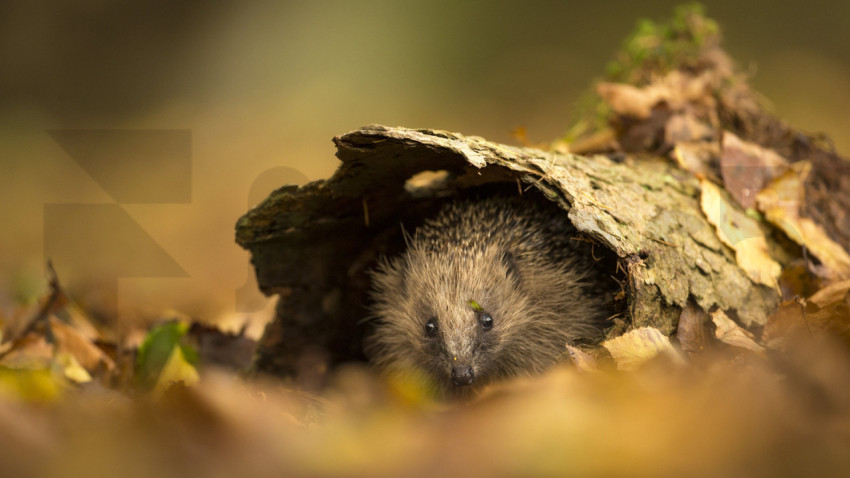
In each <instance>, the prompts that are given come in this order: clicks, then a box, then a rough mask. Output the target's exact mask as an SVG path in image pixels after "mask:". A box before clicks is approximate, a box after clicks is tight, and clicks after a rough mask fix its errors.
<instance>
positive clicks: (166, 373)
mask: <svg viewBox="0 0 850 478" xmlns="http://www.w3.org/2000/svg"><path fill="white" fill-rule="evenodd" d="M200 379H201V377H200V375H198V371H197V370H195V367H194V366H192V364H190V363H189V362H188V361H187V360H186V357H185V356H184V355H183V349H182V348H181V347H179V346H178V347H174V349H173V350H172V351H171V355H170V356H169V357H168V361H167V362H166V363H165V366H164V367H163V368H162V371H161V372H160V373H159V377H158V378H157V381H156V385H155V386H154V389H153V393H154V394H155V395H160V394H162V393H163V392H164V391H166V390H167V389H168V387H170V386H171V385H172V384H174V383H177V382H182V383H183V384H185V385H187V386H191V385H194V384H196V383H198V381H199V380H200Z"/></svg>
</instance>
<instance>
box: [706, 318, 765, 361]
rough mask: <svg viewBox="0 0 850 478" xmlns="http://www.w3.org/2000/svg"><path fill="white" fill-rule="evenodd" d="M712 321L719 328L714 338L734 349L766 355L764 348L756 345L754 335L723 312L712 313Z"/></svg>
mask: <svg viewBox="0 0 850 478" xmlns="http://www.w3.org/2000/svg"><path fill="white" fill-rule="evenodd" d="M711 320H712V322H714V325H715V326H716V327H717V328H716V330H715V331H714V336H715V337H717V339H718V340H720V341H721V342H723V343H725V344H729V345H732V346H733V347H740V348H744V349H749V350H752V351H753V352H756V353H757V354H759V355H762V354H764V347H762V346H761V345H759V344H757V343H756V341H755V340H754V339H753V334H751V333H750V332H749V331H747V330H744V329H743V328H742V327H741V326H740V325H738V324H736V323H735V321H733V320H732V319H730V318H729V316H727V315H726V314H725V313H724V312H723V311H722V310H720V309H718V310H716V311H714V312H712V313H711Z"/></svg>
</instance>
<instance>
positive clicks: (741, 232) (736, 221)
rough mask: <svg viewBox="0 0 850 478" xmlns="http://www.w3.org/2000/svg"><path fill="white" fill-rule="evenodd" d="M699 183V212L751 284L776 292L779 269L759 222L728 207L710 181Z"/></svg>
mask: <svg viewBox="0 0 850 478" xmlns="http://www.w3.org/2000/svg"><path fill="white" fill-rule="evenodd" d="M700 184H701V186H702V198H701V205H702V210H703V212H704V213H705V216H706V218H708V221H709V222H710V223H712V224H713V225H714V226H715V227H716V228H717V237H719V238H720V240H721V241H723V243H724V244H726V245H727V246H729V247H731V248H732V249H733V250H734V251H735V259H736V260H737V262H738V265H739V266H740V267H741V269H742V270H743V271H744V272H745V273H746V274H747V276H748V277H749V278H750V279H751V280H752V281H753V282H756V283H758V284H763V285H766V286H768V287H771V288H774V289H776V290H777V291H778V290H779V283H778V279H779V274H780V273H781V272H782V267H781V266H780V265H779V263H778V262H776V261H775V260H773V258H772V257H770V254H769V253H768V248H767V241H766V240H765V237H764V232H763V231H762V229H761V227H759V223H758V222H757V221H756V220H755V219H753V218H751V217H748V216H747V215H745V214H744V213H743V212H742V211H740V210H739V209H738V208H736V207H735V206H734V205H733V204H730V203H729V201H728V200H727V199H726V197H725V196H724V195H723V192H722V191H721V189H720V188H719V187H717V186H716V185H715V184H714V183H712V182H711V181H709V180H707V179H703V180H701V181H700Z"/></svg>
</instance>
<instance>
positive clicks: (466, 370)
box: [452, 365, 475, 387]
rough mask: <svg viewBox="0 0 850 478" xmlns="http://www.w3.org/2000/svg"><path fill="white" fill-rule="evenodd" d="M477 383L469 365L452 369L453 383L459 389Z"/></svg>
mask: <svg viewBox="0 0 850 478" xmlns="http://www.w3.org/2000/svg"><path fill="white" fill-rule="evenodd" d="M473 381H475V372H473V371H472V367H470V366H469V365H458V366H456V367H454V368H452V383H454V384H455V385H457V386H458V387H465V386H467V385H471V384H472V382H473Z"/></svg>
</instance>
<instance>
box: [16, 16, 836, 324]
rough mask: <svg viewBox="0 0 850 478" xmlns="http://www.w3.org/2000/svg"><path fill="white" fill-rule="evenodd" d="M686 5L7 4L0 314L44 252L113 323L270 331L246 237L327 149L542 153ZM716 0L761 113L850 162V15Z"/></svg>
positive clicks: (38, 267) (35, 276) (40, 278)
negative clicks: (356, 139)
mask: <svg viewBox="0 0 850 478" xmlns="http://www.w3.org/2000/svg"><path fill="white" fill-rule="evenodd" d="M679 3H680V2H673V1H643V2H630V1H607V2H577V1H532V2H515V1H512V2H502V1H466V2H456V1H454V2H449V1H443V0H431V1H428V2H424V1H420V2H413V1H368V0H361V1H358V2H352V1H313V2H307V1H303V2H295V1H278V2H224V1H204V2H188V1H187V2H109V1H105V0H103V1H100V0H78V1H75V2H65V1H53V0H51V1H40V2H28V1H14V0H9V1H4V2H2V3H0V62H2V65H3V66H2V69H0V164H2V166H1V167H0V203H2V206H0V228H2V229H1V230H2V233H0V306H2V307H3V308H2V309H0V316H2V315H3V314H8V312H7V310H8V309H9V308H10V307H11V306H12V304H14V303H16V302H26V301H33V300H34V299H35V298H37V297H38V296H39V294H41V293H43V292H44V291H45V290H46V282H45V278H44V277H45V274H44V270H45V267H44V265H45V262H46V260H47V258H48V256H50V257H51V258H52V259H53V262H54V265H55V267H56V271H57V273H58V274H59V277H60V278H61V279H62V281H63V283H64V284H65V285H66V287H67V289H68V290H70V291H71V292H72V294H74V295H75V296H76V297H77V298H79V299H80V300H81V301H83V303H84V305H85V303H86V302H88V303H89V304H92V307H96V308H97V307H100V308H101V310H105V311H109V310H112V311H117V314H118V317H120V318H121V319H122V320H133V319H140V320H149V319H154V318H157V317H160V316H162V314H164V313H165V311H167V310H170V309H175V310H178V311H180V312H182V313H186V314H189V315H192V316H194V317H198V318H200V319H203V320H208V321H218V322H222V323H229V324H236V325H234V326H238V324H241V323H242V321H244V320H245V319H246V318H250V317H253V318H255V319H257V320H260V319H261V318H262V317H265V316H268V314H269V311H270V309H269V307H268V303H269V302H268V300H267V299H265V298H263V297H262V296H261V295H260V294H259V293H258V292H256V289H255V284H254V282H253V276H252V271H251V268H250V265H249V256H248V254H247V253H246V252H245V251H243V250H241V249H240V248H239V247H238V246H236V245H235V243H234V242H233V236H234V233H233V226H234V223H235V221H236V220H237V218H238V217H239V216H240V215H241V214H243V213H244V212H245V211H247V209H248V208H249V207H250V206H251V205H253V204H256V203H257V202H258V201H260V200H261V199H262V198H263V197H265V196H266V195H267V194H268V193H269V192H270V191H271V190H273V189H274V188H276V187H278V186H281V185H283V184H293V183H294V184H302V183H304V182H307V181H312V180H316V179H322V178H325V177H327V176H329V175H330V174H331V173H332V172H333V171H334V169H335V168H336V164H337V160H336V159H335V157H334V151H335V150H334V147H333V144H332V143H331V138H332V137H333V136H335V135H338V134H342V133H345V132H347V131H350V130H352V129H356V128H357V127H359V126H362V125H365V124H370V123H381V124H387V125H392V126H408V127H427V128H437V129H444V130H450V131H457V132H461V133H464V134H471V135H480V136H483V137H485V138H487V139H489V140H493V141H499V142H506V143H516V142H517V141H516V139H514V138H513V137H512V135H511V131H513V130H515V129H516V128H518V127H524V128H526V130H527V132H528V139H529V141H531V142H547V141H549V140H552V139H554V138H555V137H557V136H559V135H561V134H563V133H564V132H565V130H566V128H567V126H568V124H569V123H570V120H571V118H572V115H573V113H574V112H575V110H576V105H577V103H578V100H579V98H580V96H581V95H582V94H583V93H585V92H587V91H588V90H589V87H590V85H591V82H592V81H593V80H594V78H597V77H599V76H600V75H601V74H602V73H603V71H604V67H605V64H606V63H607V62H608V60H609V59H611V58H612V56H613V54H614V52H615V51H616V50H617V49H618V47H619V46H620V44H621V43H622V41H623V39H624V38H625V37H626V36H627V35H628V34H629V33H630V32H631V31H632V29H633V27H634V25H635V22H636V21H637V20H638V18H641V17H648V18H652V19H655V20H663V19H666V18H668V17H669V16H670V15H671V14H672V10H673V7H674V6H675V5H677V4H679ZM703 4H704V5H705V6H706V9H707V14H708V15H709V16H710V17H712V18H714V19H716V20H717V21H718V22H719V24H720V25H721V27H722V29H723V32H724V37H725V47H726V49H727V51H729V52H730V54H731V55H732V57H733V58H734V59H735V60H736V61H737V63H738V65H739V66H740V67H741V68H742V69H744V70H745V71H747V72H749V73H750V74H751V75H752V77H751V83H752V85H753V86H754V88H755V89H756V90H758V91H760V92H761V93H762V94H763V95H764V100H765V102H766V104H768V105H769V106H770V108H772V110H773V111H774V112H775V113H776V114H777V115H778V116H780V117H782V118H784V119H785V120H787V121H788V122H790V123H791V124H793V125H796V126H797V127H800V128H801V129H803V130H805V131H808V132H812V133H816V132H823V133H826V134H828V135H829V136H831V137H832V138H833V140H834V143H835V145H836V148H837V150H838V151H839V152H840V153H842V154H844V155H847V154H848V153H850V2H846V1H843V0H834V1H809V2H805V4H803V3H802V2H790V1H779V2H777V1H771V0H756V1H749V2H739V1H720V0H718V1H706V2H703ZM91 130H100V131H101V132H100V133H99V134H101V135H103V134H105V136H102V137H99V138H100V139H98V137H94V138H92V137H91V136H85V134H84V135H83V136H82V137H80V134H79V133H80V131H82V132H83V133H85V132H86V131H91ZM103 130H105V131H106V133H103ZM113 130H119V132H118V133H116V134H112V135H110V133H109V132H110V131H113ZM121 130H133V131H137V132H138V131H143V132H145V131H147V132H151V133H152V134H151V135H149V136H144V135H142V136H141V137H139V136H138V135H137V136H133V135H131V136H132V138H130V140H128V141H129V142H128V141H123V142H122V139H121V138H122V136H121V132H120V131H121ZM113 132H114V131H113ZM125 132H126V131H125ZM116 135H117V136H116ZM104 137H105V138H107V139H108V138H111V139H108V140H104V139H103V138H104ZM163 138H165V139H163ZM168 138H170V139H168ZM125 139H126V138H125ZM134 141H135V143H134ZM169 141H171V142H169ZM149 143H156V144H149ZM160 143H163V144H165V143H167V144H166V145H165V146H163V145H162V144H160ZM128 144H129V145H130V146H128ZM169 145H170V146H169ZM157 148H159V149H157ZM157 152H158V153H157ZM172 180H173V181H172ZM130 190H134V191H140V194H139V195H136V196H133V195H132V194H131V195H126V194H125V195H122V191H123V192H126V191H130ZM104 304H105V305H104ZM253 330H254V332H255V333H256V332H258V331H259V328H255V329H253Z"/></svg>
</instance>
